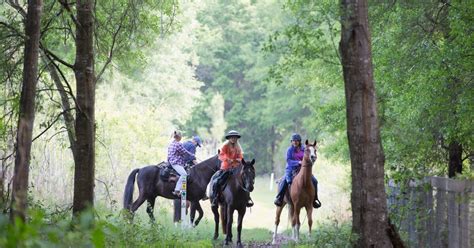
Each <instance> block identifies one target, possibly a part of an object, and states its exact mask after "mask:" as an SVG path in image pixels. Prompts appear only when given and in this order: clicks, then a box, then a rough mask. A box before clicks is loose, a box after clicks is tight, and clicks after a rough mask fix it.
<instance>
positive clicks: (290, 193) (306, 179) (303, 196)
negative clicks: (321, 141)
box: [273, 140, 316, 243]
mask: <svg viewBox="0 0 474 248" xmlns="http://www.w3.org/2000/svg"><path fill="white" fill-rule="evenodd" d="M305 145H306V147H305V149H304V156H303V161H302V162H301V169H300V171H299V172H298V174H297V175H296V176H295V177H294V178H293V182H292V184H291V186H290V187H289V188H288V190H287V192H286V194H285V200H284V202H283V205H282V206H281V207H277V210H276V217H275V232H274V234H273V243H275V242H276V235H277V231H278V225H279V224H280V215H281V211H282V210H283V208H284V207H285V204H287V203H288V205H289V214H290V220H291V227H292V229H293V236H292V238H293V239H295V240H296V241H298V240H299V235H300V234H299V231H300V226H301V223H300V211H301V209H302V208H303V207H304V208H305V209H306V214H307V216H308V226H309V235H311V226H312V225H313V218H312V214H313V200H314V195H315V189H314V186H313V183H312V182H311V176H312V167H313V164H314V162H315V161H316V141H314V143H313V144H310V143H309V142H308V140H306V142H305ZM283 180H284V179H283Z"/></svg>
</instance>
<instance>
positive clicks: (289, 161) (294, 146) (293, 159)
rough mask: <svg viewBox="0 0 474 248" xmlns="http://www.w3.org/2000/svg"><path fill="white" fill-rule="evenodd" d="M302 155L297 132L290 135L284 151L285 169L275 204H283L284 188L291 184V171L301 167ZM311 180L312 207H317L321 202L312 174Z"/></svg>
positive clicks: (301, 146) (279, 205)
mask: <svg viewBox="0 0 474 248" xmlns="http://www.w3.org/2000/svg"><path fill="white" fill-rule="evenodd" d="M303 156H304V146H303V145H302V144H301V136H300V135H299V134H297V133H295V134H293V135H292V136H291V146H290V147H288V150H287V152H286V171H285V178H283V180H281V181H280V184H279V187H278V195H277V196H276V199H275V202H274V203H275V205H277V206H278V207H281V206H282V205H283V198H284V197H285V192H286V189H287V188H288V185H290V184H291V181H292V180H293V173H294V172H295V171H296V170H297V169H299V168H300V167H301V161H302V160H303ZM311 181H312V182H313V185H314V189H315V190H314V192H315V196H314V201H313V207H314V208H319V207H321V202H320V201H319V199H318V181H317V180H316V177H314V175H313V176H312V177H311Z"/></svg>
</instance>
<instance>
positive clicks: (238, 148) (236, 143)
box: [224, 140, 244, 155]
mask: <svg viewBox="0 0 474 248" xmlns="http://www.w3.org/2000/svg"><path fill="white" fill-rule="evenodd" d="M227 144H230V145H232V143H230V140H226V141H225V142H224V145H227ZM235 146H236V147H237V151H239V152H240V154H242V155H244V150H243V149H242V146H240V143H239V140H236V141H235Z"/></svg>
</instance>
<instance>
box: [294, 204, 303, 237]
mask: <svg viewBox="0 0 474 248" xmlns="http://www.w3.org/2000/svg"><path fill="white" fill-rule="evenodd" d="M300 211H301V207H295V215H294V216H293V219H295V223H296V225H295V227H294V228H295V231H296V236H295V238H296V242H298V241H299V239H300V225H301V223H300Z"/></svg>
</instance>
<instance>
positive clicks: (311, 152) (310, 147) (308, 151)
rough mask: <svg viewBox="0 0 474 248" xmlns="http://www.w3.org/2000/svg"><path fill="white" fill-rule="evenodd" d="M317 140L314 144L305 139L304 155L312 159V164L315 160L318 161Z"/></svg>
mask: <svg viewBox="0 0 474 248" xmlns="http://www.w3.org/2000/svg"><path fill="white" fill-rule="evenodd" d="M316 144H317V142H316V140H315V141H314V143H313V144H311V143H309V142H308V140H306V141H305V145H306V147H305V150H304V153H305V154H304V156H305V157H308V158H309V159H310V160H311V164H314V162H315V161H316V158H317V156H316V151H317V147H316Z"/></svg>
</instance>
